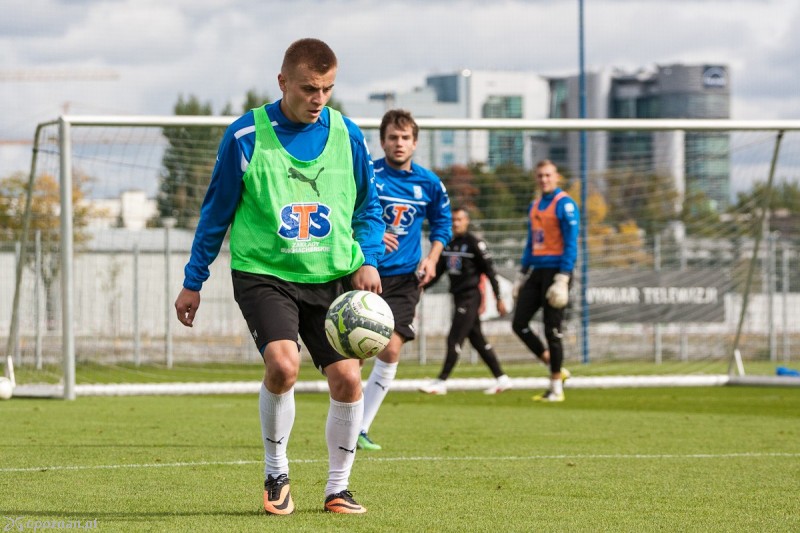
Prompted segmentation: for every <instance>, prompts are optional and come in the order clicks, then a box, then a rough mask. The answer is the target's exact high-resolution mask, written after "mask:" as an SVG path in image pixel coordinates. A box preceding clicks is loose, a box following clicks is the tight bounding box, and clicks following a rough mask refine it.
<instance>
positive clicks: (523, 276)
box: [511, 270, 531, 301]
mask: <svg viewBox="0 0 800 533" xmlns="http://www.w3.org/2000/svg"><path fill="white" fill-rule="evenodd" d="M530 276H531V271H530V270H528V271H527V272H517V274H516V275H515V276H514V286H513V287H512V288H511V297H512V298H514V301H517V298H519V291H520V290H521V289H522V287H523V286H524V285H525V283H526V282H527V281H528V278H529V277H530Z"/></svg>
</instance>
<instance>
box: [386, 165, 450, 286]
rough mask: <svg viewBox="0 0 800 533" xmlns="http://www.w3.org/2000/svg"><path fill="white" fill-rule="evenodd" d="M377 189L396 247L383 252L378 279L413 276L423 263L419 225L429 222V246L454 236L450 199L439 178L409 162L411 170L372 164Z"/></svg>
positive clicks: (444, 241) (387, 228) (387, 229)
mask: <svg viewBox="0 0 800 533" xmlns="http://www.w3.org/2000/svg"><path fill="white" fill-rule="evenodd" d="M375 187H376V188H377V189H378V197H379V198H380V202H381V208H382V209H383V220H384V222H385V223H386V231H389V232H392V233H394V234H396V235H397V238H398V242H399V247H398V249H397V250H396V251H393V252H386V253H385V254H384V255H383V257H382V258H381V259H380V262H379V263H378V272H380V274H381V276H397V275H401V274H410V273H412V272H416V270H417V266H418V265H419V262H420V260H421V259H422V223H423V222H424V221H425V219H428V224H429V229H430V235H429V237H428V238H429V240H430V242H434V241H439V242H441V243H442V245H443V246H447V243H448V242H450V239H451V238H452V236H453V230H452V228H453V218H452V215H451V214H450V197H449V196H447V189H446V188H445V186H444V184H443V183H442V181H441V180H440V179H439V176H437V175H436V174H434V173H433V172H432V171H430V170H428V169H427V168H425V167H422V166H420V165H417V164H416V163H414V162H413V161H412V163H411V170H396V169H394V168H392V167H391V166H389V165H388V164H387V163H386V158H381V159H377V160H375Z"/></svg>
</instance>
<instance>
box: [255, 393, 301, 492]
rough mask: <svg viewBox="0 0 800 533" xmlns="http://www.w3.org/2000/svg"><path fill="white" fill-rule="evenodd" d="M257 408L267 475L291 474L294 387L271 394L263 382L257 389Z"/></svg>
mask: <svg viewBox="0 0 800 533" xmlns="http://www.w3.org/2000/svg"><path fill="white" fill-rule="evenodd" d="M258 411H259V414H260V415H261V440H262V442H263V443H264V478H265V479H266V477H267V476H268V475H270V474H272V475H273V476H278V475H279V474H286V475H289V459H288V457H287V456H286V446H287V445H288V444H289V435H290V434H291V432H292V426H294V414H295V405H294V387H292V388H291V390H289V391H287V392H285V393H283V394H272V393H271V392H270V391H268V390H267V387H266V386H265V385H264V384H263V383H262V384H261V390H260V391H259V393H258Z"/></svg>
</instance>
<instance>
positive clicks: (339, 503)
mask: <svg viewBox="0 0 800 533" xmlns="http://www.w3.org/2000/svg"><path fill="white" fill-rule="evenodd" d="M325 511H327V512H329V513H341V514H364V513H366V512H367V509H366V508H365V507H362V506H361V505H360V504H358V503H356V501H355V500H354V499H353V495H352V494H351V493H350V491H349V490H343V491H342V492H337V493H335V494H331V495H330V496H328V497H327V498H325Z"/></svg>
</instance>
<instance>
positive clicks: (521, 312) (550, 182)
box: [511, 159, 580, 402]
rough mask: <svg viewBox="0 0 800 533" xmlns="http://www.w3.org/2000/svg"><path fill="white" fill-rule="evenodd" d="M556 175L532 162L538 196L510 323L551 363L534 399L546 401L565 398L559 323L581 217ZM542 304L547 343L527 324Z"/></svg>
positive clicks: (565, 372) (549, 166)
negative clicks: (545, 386) (542, 388)
mask: <svg viewBox="0 0 800 533" xmlns="http://www.w3.org/2000/svg"><path fill="white" fill-rule="evenodd" d="M560 178H561V175H560V174H559V173H558V169H557V168H556V166H555V165H554V164H553V163H552V162H551V161H550V160H547V159H545V160H543V161H540V162H539V163H538V164H537V165H536V183H537V185H538V187H539V192H540V193H541V194H540V196H539V197H538V198H537V199H536V200H534V201H533V202H531V205H530V208H529V209H528V219H529V224H528V241H527V243H526V245H525V250H524V251H523V253H522V268H521V270H520V276H519V279H518V280H517V282H516V283H515V286H514V294H515V297H516V299H517V303H516V306H515V309H514V318H513V321H512V324H511V327H512V329H513V330H514V333H516V334H517V336H518V337H519V338H520V339H521V340H522V342H524V343H525V345H526V346H527V347H528V349H530V350H531V351H532V352H533V353H534V354H535V355H536V357H538V358H539V359H541V360H542V361H543V362H544V363H545V364H549V366H550V387H549V388H548V390H546V391H545V392H544V393H542V394H539V395H536V396H534V397H533V399H534V400H536V401H544V402H563V401H564V387H563V382H564V381H565V380H566V379H567V378H568V377H569V375H570V374H569V371H568V370H567V369H566V368H562V362H563V361H564V350H563V346H562V343H561V337H562V333H561V322H562V320H563V315H564V308H565V307H566V305H567V302H568V301H569V285H570V279H571V277H572V270H573V268H574V267H575V260H576V258H577V255H578V230H579V227H580V215H579V212H578V206H577V204H575V201H574V200H572V198H570V197H569V195H568V194H567V193H566V192H565V191H562V190H561V189H560V188H559V187H558V182H559V180H560ZM540 308H543V314H544V318H543V320H544V335H545V339H546V341H547V346H545V345H544V343H542V341H541V339H540V338H539V337H538V336H537V335H536V334H535V333H534V332H533V331H532V330H531V327H530V321H531V319H532V318H533V315H535V314H536V312H537V311H538V310H539V309H540Z"/></svg>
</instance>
